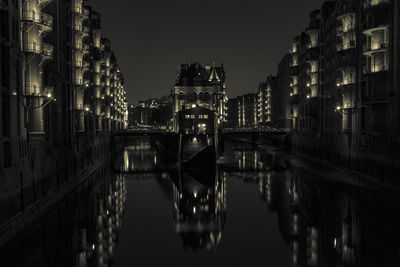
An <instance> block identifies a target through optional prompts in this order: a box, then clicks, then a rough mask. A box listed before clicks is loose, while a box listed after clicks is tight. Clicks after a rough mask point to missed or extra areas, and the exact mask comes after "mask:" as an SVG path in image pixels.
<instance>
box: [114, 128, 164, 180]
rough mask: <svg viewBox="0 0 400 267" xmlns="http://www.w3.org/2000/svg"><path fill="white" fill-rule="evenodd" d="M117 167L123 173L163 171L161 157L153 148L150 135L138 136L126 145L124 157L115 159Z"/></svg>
mask: <svg viewBox="0 0 400 267" xmlns="http://www.w3.org/2000/svg"><path fill="white" fill-rule="evenodd" d="M115 169H116V170H118V171H119V172H122V173H143V172H151V171H161V170H162V165H161V159H160V155H159V153H158V151H157V150H156V149H154V148H153V145H152V142H151V138H150V137H146V136H144V137H137V138H135V140H131V145H128V146H126V147H125V149H124V152H123V154H122V157H119V158H117V159H116V161H115Z"/></svg>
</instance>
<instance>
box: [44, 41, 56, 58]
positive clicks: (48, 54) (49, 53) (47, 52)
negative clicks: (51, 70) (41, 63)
mask: <svg viewBox="0 0 400 267" xmlns="http://www.w3.org/2000/svg"><path fill="white" fill-rule="evenodd" d="M53 52H54V47H53V46H52V45H49V44H43V43H42V44H41V54H42V56H43V57H44V58H45V59H51V58H53Z"/></svg>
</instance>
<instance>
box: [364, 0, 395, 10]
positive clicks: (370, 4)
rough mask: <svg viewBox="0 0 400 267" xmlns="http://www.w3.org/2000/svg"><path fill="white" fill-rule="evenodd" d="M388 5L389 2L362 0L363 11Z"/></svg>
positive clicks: (383, 0) (388, 0)
mask: <svg viewBox="0 0 400 267" xmlns="http://www.w3.org/2000/svg"><path fill="white" fill-rule="evenodd" d="M386 4H390V0H364V9H369V8H372V7H379V6H381V5H386Z"/></svg>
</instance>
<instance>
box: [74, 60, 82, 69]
mask: <svg viewBox="0 0 400 267" xmlns="http://www.w3.org/2000/svg"><path fill="white" fill-rule="evenodd" d="M74 67H75V68H82V60H74Z"/></svg>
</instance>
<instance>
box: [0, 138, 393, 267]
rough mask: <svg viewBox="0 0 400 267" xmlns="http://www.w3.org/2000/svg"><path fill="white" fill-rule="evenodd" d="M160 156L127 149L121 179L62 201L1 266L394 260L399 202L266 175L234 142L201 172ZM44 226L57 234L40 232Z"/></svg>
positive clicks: (142, 147)
mask: <svg viewBox="0 0 400 267" xmlns="http://www.w3.org/2000/svg"><path fill="white" fill-rule="evenodd" d="M158 155H159V154H158V153H157V152H156V151H155V150H154V149H153V147H152V145H151V143H146V142H141V143H140V144H139V145H136V146H129V147H127V148H126V149H125V151H124V152H123V155H121V157H120V159H118V160H117V163H116V165H115V166H118V168H121V169H120V170H121V171H122V172H123V173H124V174H112V175H111V176H109V178H108V179H104V180H99V181H98V185H96V184H97V183H93V188H92V189H91V188H89V187H88V188H86V189H84V190H81V191H80V192H81V194H77V198H76V199H73V200H70V201H69V202H68V201H67V200H66V202H65V203H70V204H60V205H59V207H57V210H56V211H53V212H52V213H49V215H48V217H47V219H44V220H43V221H42V222H41V223H39V224H38V225H37V226H35V227H34V228H33V229H34V230H32V231H31V232H30V233H29V234H26V235H25V237H23V238H21V240H22V241H21V243H26V244H37V245H36V246H30V245H28V246H22V247H23V249H22V250H18V249H17V248H20V247H21V245H20V244H19V243H18V242H16V244H15V245H14V248H15V249H12V247H11V248H10V249H9V251H8V254H7V255H9V256H7V259H15V260H16V261H17V260H18V261H20V262H23V263H24V264H21V266H35V264H36V265H37V262H38V261H40V264H39V265H38V266H112V264H114V266H119V267H123V266H134V265H136V266H165V265H172V266H219V265H224V266H233V265H236V266H264V265H272V266H396V264H397V265H398V264H399V263H400V241H399V240H400V229H399V227H398V225H399V223H400V218H399V217H400V212H399V211H400V207H399V205H400V204H399V203H400V201H399V196H398V195H391V194H386V193H385V194H382V193H381V192H379V191H376V192H375V191H373V192H372V191H371V190H370V189H366V188H363V187H355V186H353V185H349V184H343V183H339V182H332V181H325V180H323V179H322V178H321V177H314V176H311V175H310V174H308V173H307V172H305V171H303V170H300V169H296V168H294V169H292V170H285V171H270V170H269V168H268V166H265V165H264V166H262V165H260V163H263V162H266V161H265V160H264V159H265V155H263V153H262V152H261V151H258V150H254V149H253V150H252V149H251V148H249V147H242V146H240V145H236V146H232V147H230V148H229V147H228V148H227V151H226V152H225V153H224V155H223V157H222V159H223V160H222V161H220V163H221V162H222V164H221V165H216V166H207V167H208V169H207V170H182V169H169V170H166V169H165V168H163V165H162V158H161V157H160V156H158ZM121 166H122V167H121ZM118 168H116V169H118ZM102 181H103V182H102ZM87 190H89V191H87ZM86 192H90V193H89V194H88V193H86ZM72 203H75V204H72ZM71 205H72V206H71ZM74 205H76V206H74ZM71 207H72V208H71ZM55 214H59V215H55ZM123 214H124V215H123ZM122 215H123V216H122ZM66 216H67V217H66ZM65 218H68V219H67V220H65ZM49 225H52V226H53V227H54V228H55V229H59V231H56V230H55V231H50V233H51V234H43V233H44V232H43V229H49V227H48V226H49ZM60 229H65V230H63V231H61V230H60ZM39 238H40V239H43V240H44V241H43V242H37V240H38V239H39ZM27 240H31V241H30V242H27ZM49 243H51V244H52V249H51V251H52V254H51V255H49V256H48V257H46V255H47V254H46V253H45V251H47V250H48V249H49V247H48V245H46V244H49ZM77 247H78V248H79V249H78V250H77V249H76V248H77ZM93 247H94V249H93ZM10 251H11V252H10ZM10 255H11V256H10ZM52 255H54V256H52ZM57 260H59V261H63V262H64V263H61V262H60V263H59V264H58V262H57ZM0 262H1V261H0ZM25 263H26V264H29V265H26V264H25ZM67 263H68V264H67Z"/></svg>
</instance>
